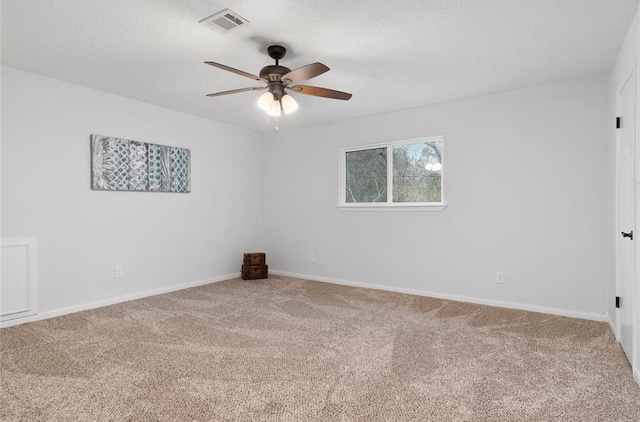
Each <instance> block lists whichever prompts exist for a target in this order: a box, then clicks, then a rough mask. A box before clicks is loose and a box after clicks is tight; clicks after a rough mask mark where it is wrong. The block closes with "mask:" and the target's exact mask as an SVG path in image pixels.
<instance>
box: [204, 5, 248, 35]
mask: <svg viewBox="0 0 640 422" xmlns="http://www.w3.org/2000/svg"><path fill="white" fill-rule="evenodd" d="M200 23H201V24H203V25H204V26H207V27H209V28H213V29H216V30H218V31H222V32H227V31H231V30H232V29H235V28H238V27H240V26H245V25H248V24H249V21H248V20H246V19H245V18H243V17H242V16H240V15H238V14H237V13H236V12H234V11H233V10H231V9H224V10H222V11H220V12H218V13H214V14H213V15H211V16H208V17H206V18H204V19H202V20H201V21H200Z"/></svg>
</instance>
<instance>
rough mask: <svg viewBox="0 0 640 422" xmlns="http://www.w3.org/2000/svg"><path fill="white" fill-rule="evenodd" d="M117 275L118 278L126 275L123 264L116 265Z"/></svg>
mask: <svg viewBox="0 0 640 422" xmlns="http://www.w3.org/2000/svg"><path fill="white" fill-rule="evenodd" d="M115 275H116V278H122V277H124V270H123V269H122V265H118V266H116V269H115Z"/></svg>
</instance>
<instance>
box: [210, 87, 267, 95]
mask: <svg viewBox="0 0 640 422" xmlns="http://www.w3.org/2000/svg"><path fill="white" fill-rule="evenodd" d="M263 89H267V87H266V86H252V87H251V88H239V89H232V90H230V91H221V92H215V93H213V94H207V97H219V96H220V95H228V94H237V93H239V92H247V91H258V90H263Z"/></svg>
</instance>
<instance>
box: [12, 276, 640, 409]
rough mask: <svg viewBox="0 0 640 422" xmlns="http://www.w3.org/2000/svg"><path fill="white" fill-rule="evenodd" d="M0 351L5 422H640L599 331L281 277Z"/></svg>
mask: <svg viewBox="0 0 640 422" xmlns="http://www.w3.org/2000/svg"><path fill="white" fill-rule="evenodd" d="M0 342H1V346H2V347H1V351H2V361H1V364H2V367H1V368H2V390H1V395H0V419H1V420H2V421H14V420H22V421H124V420H131V421H227V420H234V421H261V420H268V421H408V420H415V421H497V420H501V421H556V420H557V421H568V420H572V421H640V389H639V388H638V386H637V385H636V384H635V383H634V382H633V380H632V376H631V370H630V367H629V364H628V362H627V361H626V359H625V357H624V355H623V352H622V349H621V348H620V346H619V345H618V344H617V343H616V342H615V341H614V339H613V337H612V335H611V333H610V331H609V328H608V327H607V325H606V324H603V323H596V322H589V321H583V320H577V319H570V318H562V317H555V316H549V315H543V314H536V313H529V312H522V311H513V310H506V309H500V308H492V307H487V306H479V305H471V304H464V303H460V302H451V301H445V300H438V299H431V298H425V297H417V296H410V295H402V294H396V293H388V292H382V291H375V290H367V289H359V288H350V287H342V286H335V285H330V284H325V283H318V282H307V281H302V280H297V279H291V278H285V277H272V278H270V279H269V280H268V281H241V280H230V281H226V282H221V283H216V284H211V285H208V286H204V287H199V288H194V289H189V290H182V291H179V292H175V293H170V294H166V295H162V296H155V297H150V298H146V299H141V300H137V301H133V302H128V303H124V304H120V305H115V306H109V307H105V308H100V309H95V310H91V311H86V312H81V313H77V314H73V315H68V316H63V317H59V318H54V319H49V320H45V321H40V322H36V323H31V324H24V325H20V326H16V327H12V328H5V329H2V330H0Z"/></svg>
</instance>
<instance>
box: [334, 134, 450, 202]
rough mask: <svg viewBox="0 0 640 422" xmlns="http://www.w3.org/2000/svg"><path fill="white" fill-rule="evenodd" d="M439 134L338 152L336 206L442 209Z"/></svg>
mask: <svg viewBox="0 0 640 422" xmlns="http://www.w3.org/2000/svg"><path fill="white" fill-rule="evenodd" d="M442 143H443V140H442V138H441V137H437V138H424V139H415V140H411V141H401V142H393V143H388V144H381V145H371V146H367V147H358V148H347V149H344V150H343V151H342V177H341V194H340V196H341V198H340V206H341V207H345V208H356V207H360V208H362V207H376V208H382V207H402V206H406V207H416V206H418V207H430V208H437V209H439V210H442V209H444V208H445V206H444V204H443V200H442V170H443V165H442Z"/></svg>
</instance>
